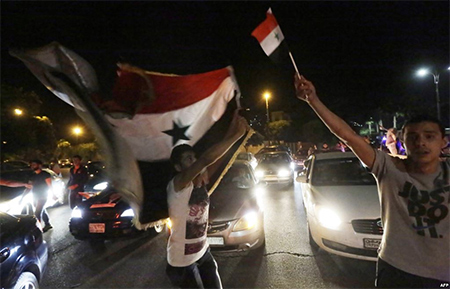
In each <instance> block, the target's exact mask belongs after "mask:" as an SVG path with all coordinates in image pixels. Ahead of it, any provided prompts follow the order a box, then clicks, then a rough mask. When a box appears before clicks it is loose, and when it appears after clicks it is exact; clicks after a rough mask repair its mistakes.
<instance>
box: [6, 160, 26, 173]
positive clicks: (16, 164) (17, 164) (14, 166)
mask: <svg viewBox="0 0 450 289" xmlns="http://www.w3.org/2000/svg"><path fill="white" fill-rule="evenodd" d="M27 169H30V164H29V163H27V162H26V161H20V160H18V161H12V160H6V161H3V162H2V165H1V170H2V172H4V171H15V170H27Z"/></svg>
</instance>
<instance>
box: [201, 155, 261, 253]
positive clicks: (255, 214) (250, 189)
mask: <svg viewBox="0 0 450 289" xmlns="http://www.w3.org/2000/svg"><path fill="white" fill-rule="evenodd" d="M257 190H258V179H257V178H256V177H255V175H254V172H253V168H252V166H251V165H250V164H249V163H248V162H244V161H239V160H237V161H235V162H234V164H233V166H232V167H231V168H230V169H229V170H228V172H227V173H226V175H225V176H224V178H223V179H222V181H221V182H220V184H219V186H218V187H217V188H216V190H215V191H214V193H213V194H212V195H211V198H210V201H211V203H210V209H209V227H208V236H207V237H208V243H209V245H210V247H211V249H212V250H220V251H246V250H254V249H258V248H260V249H263V248H264V245H265V233H264V212H263V210H262V209H261V207H259V205H258V201H257V197H258V191H257Z"/></svg>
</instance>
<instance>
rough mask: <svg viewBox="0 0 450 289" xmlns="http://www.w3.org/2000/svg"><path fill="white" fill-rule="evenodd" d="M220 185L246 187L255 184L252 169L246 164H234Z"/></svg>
mask: <svg viewBox="0 0 450 289" xmlns="http://www.w3.org/2000/svg"><path fill="white" fill-rule="evenodd" d="M220 185H221V186H226V187H232V188H240V189H246V188H250V187H252V186H253V185H254V178H253V175H252V173H251V171H250V169H249V168H248V167H247V166H246V165H244V164H238V165H233V166H232V167H231V168H230V169H229V170H228V172H227V173H226V174H225V176H224V177H223V179H222V181H221V182H220Z"/></svg>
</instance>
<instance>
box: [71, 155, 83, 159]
mask: <svg viewBox="0 0 450 289" xmlns="http://www.w3.org/2000/svg"><path fill="white" fill-rule="evenodd" d="M72 158H73V159H74V158H77V159H79V160H81V159H82V158H81V156H80V155H74V156H73V157H72Z"/></svg>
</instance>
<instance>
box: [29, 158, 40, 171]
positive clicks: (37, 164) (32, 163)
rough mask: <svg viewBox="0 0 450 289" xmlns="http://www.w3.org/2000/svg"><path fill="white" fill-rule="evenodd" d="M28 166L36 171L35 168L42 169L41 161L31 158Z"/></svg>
mask: <svg viewBox="0 0 450 289" xmlns="http://www.w3.org/2000/svg"><path fill="white" fill-rule="evenodd" d="M30 168H31V169H32V170H33V171H37V170H40V169H42V161H41V160H37V159H36V160H31V161H30Z"/></svg>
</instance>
